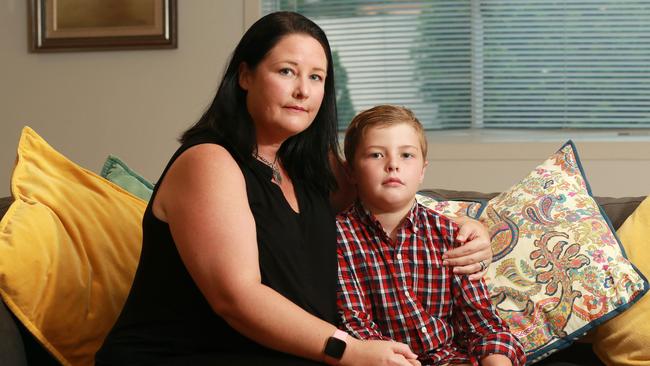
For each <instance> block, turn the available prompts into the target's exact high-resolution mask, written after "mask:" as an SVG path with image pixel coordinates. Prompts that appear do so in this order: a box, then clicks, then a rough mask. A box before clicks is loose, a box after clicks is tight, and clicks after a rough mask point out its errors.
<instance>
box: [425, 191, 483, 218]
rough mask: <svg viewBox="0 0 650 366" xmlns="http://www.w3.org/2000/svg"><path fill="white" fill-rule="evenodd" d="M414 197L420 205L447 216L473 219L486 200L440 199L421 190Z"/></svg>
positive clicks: (477, 215)
mask: <svg viewBox="0 0 650 366" xmlns="http://www.w3.org/2000/svg"><path fill="white" fill-rule="evenodd" d="M415 199H416V200H417V201H418V203H420V204H421V205H424V206H426V207H428V208H430V209H432V210H434V211H436V212H437V213H439V214H442V215H445V216H447V217H451V218H454V217H460V216H468V217H471V218H473V219H478V217H479V216H480V215H481V212H482V211H483V208H484V207H485V204H486V202H487V201H485V200H478V199H477V200H472V201H461V200H449V199H442V198H436V197H432V196H429V195H427V194H426V193H423V192H421V193H418V194H416V195H415Z"/></svg>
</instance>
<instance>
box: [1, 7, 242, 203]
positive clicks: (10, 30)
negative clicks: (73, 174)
mask: <svg viewBox="0 0 650 366" xmlns="http://www.w3.org/2000/svg"><path fill="white" fill-rule="evenodd" d="M26 4H27V1H25V0H6V1H2V2H0V24H2V32H0V126H1V127H0V196H6V195H8V194H9V179H10V175H11V170H12V167H13V163H14V159H15V155H16V153H15V148H16V143H17V141H18V137H19V135H20V130H21V128H22V127H23V126H25V125H29V126H31V127H32V128H33V129H34V130H35V131H36V132H37V133H38V134H40V135H41V136H43V137H44V138H45V139H46V140H47V141H48V142H49V143H50V144H51V145H52V146H53V147H54V148H56V149H58V150H59V151H60V152H62V153H63V154H64V155H66V156H67V157H68V158H70V159H71V160H73V161H75V162H77V163H79V164H80V165H82V166H84V167H86V168H88V169H90V170H93V171H99V170H100V169H101V166H102V163H103V161H104V159H105V158H106V156H107V155H108V154H114V155H117V156H119V157H121V158H123V160H125V161H126V162H127V163H128V164H129V165H131V166H132V167H133V168H134V169H135V170H136V171H139V172H141V173H142V174H143V175H144V176H145V177H146V178H148V179H150V180H156V179H158V175H159V174H160V172H161V170H162V168H163V167H164V164H165V163H166V161H167V159H168V158H169V156H170V154H172V153H173V151H174V150H175V148H176V146H177V144H176V140H175V139H176V138H177V137H178V135H179V133H180V132H181V131H183V130H184V129H185V128H187V127H188V126H189V125H190V124H191V123H193V122H195V121H196V120H197V119H198V117H199V116H200V115H201V113H202V111H203V110H204V108H205V107H206V105H207V104H208V103H209V102H210V101H211V99H212V97H213V95H214V93H215V91H216V86H217V82H218V80H219V76H220V74H221V72H222V69H223V68H224V65H225V62H226V59H227V57H228V56H229V54H230V51H231V49H232V48H233V47H234V46H235V44H236V42H237V41H238V40H239V38H240V36H241V35H242V33H243V30H244V19H245V14H246V13H245V11H244V9H245V5H246V3H245V2H241V1H231V0H216V1H215V0H191V1H179V5H178V7H179V9H178V18H179V19H178V28H179V29H178V30H179V40H178V49H174V50H142V51H107V52H65V53H50V54H43V53H29V52H28V50H27V48H28V47H27V39H28V37H27V5H26Z"/></svg>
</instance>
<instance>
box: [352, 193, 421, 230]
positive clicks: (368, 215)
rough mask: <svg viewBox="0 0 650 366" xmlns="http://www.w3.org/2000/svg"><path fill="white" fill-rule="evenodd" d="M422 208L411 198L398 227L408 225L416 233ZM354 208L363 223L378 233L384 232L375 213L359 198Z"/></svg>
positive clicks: (406, 226)
mask: <svg viewBox="0 0 650 366" xmlns="http://www.w3.org/2000/svg"><path fill="white" fill-rule="evenodd" d="M422 209H423V208H422V207H421V206H420V204H419V203H418V202H417V201H416V200H413V206H411V209H410V210H409V212H408V213H407V214H406V217H405V220H404V221H403V222H402V225H400V229H402V228H408V227H410V228H412V230H413V232H416V233H417V232H418V226H419V225H418V223H419V220H418V218H419V217H420V213H421V212H422ZM354 210H355V211H356V214H357V216H358V217H359V218H360V219H361V222H362V223H363V224H364V225H366V226H367V227H371V228H373V229H374V230H377V231H378V232H380V233H385V231H384V228H383V226H382V225H381V223H380V222H379V220H377V218H376V217H375V215H373V214H372V212H370V210H369V209H368V208H367V207H366V206H365V205H364V204H363V202H361V200H359V199H357V201H356V202H355V204H354Z"/></svg>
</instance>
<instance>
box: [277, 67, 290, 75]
mask: <svg viewBox="0 0 650 366" xmlns="http://www.w3.org/2000/svg"><path fill="white" fill-rule="evenodd" d="M280 75H293V70H291V69H288V68H284V69H281V70H280Z"/></svg>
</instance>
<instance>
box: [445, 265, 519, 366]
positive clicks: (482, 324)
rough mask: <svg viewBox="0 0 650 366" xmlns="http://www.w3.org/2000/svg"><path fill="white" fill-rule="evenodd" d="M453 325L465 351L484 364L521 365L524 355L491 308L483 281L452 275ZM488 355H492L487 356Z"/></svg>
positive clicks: (517, 342)
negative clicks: (464, 346) (463, 340)
mask: <svg viewBox="0 0 650 366" xmlns="http://www.w3.org/2000/svg"><path fill="white" fill-rule="evenodd" d="M452 294H453V299H454V308H455V310H454V312H453V316H452V318H453V325H454V327H455V328H456V330H458V333H459V336H461V337H463V338H465V341H466V345H467V351H468V353H469V355H470V356H471V357H475V358H476V359H477V360H478V361H479V362H481V364H485V365H509V364H510V363H509V362H506V363H503V361H505V360H504V359H503V358H502V357H496V356H497V355H502V356H505V357H507V358H508V359H509V360H510V362H512V365H514V366H523V365H524V364H525V363H526V354H525V352H524V349H523V347H522V345H521V343H519V340H518V339H517V338H516V337H515V336H514V335H513V334H512V333H511V332H510V330H509V329H508V326H507V325H506V324H505V322H504V321H503V319H501V318H500V317H499V315H498V314H497V313H496V309H495V308H494V307H493V306H492V302H491V301H490V296H489V294H488V291H487V286H486V285H485V282H484V281H483V280H482V279H480V280H470V279H468V278H467V277H466V276H459V275H454V276H453V284H452ZM488 355H493V356H490V357H487V359H485V358H486V356H488Z"/></svg>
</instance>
